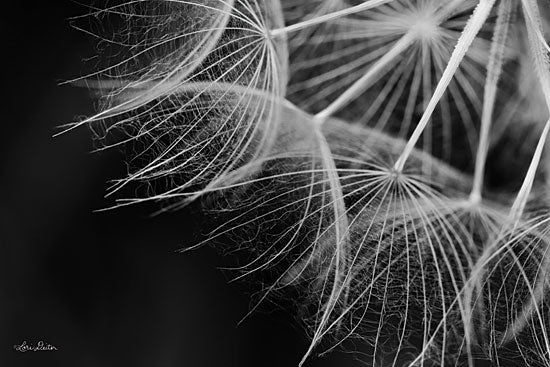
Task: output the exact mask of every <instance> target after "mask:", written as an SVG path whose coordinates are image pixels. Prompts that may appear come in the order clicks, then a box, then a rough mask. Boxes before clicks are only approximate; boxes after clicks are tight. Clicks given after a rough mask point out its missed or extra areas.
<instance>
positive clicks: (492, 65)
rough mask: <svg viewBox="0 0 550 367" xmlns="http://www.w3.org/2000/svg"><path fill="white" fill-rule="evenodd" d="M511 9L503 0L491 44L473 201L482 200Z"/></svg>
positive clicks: (472, 193)
mask: <svg viewBox="0 0 550 367" xmlns="http://www.w3.org/2000/svg"><path fill="white" fill-rule="evenodd" d="M511 10H512V2H511V1H510V0H503V1H502V2H501V3H500V5H499V8H498V16H497V23H496V26H495V31H494V34H493V42H492V44H491V53H490V56H489V64H488V67H487V79H486V81H485V91H484V95H483V111H482V115H481V132H480V137H479V143H478V146H477V154H476V166H475V173H474V182H473V187H472V192H471V193H470V202H471V203H479V202H480V201H481V196H482V190H483V178H484V174H485V164H486V162H487V153H488V151H489V131H490V129H491V123H492V120H493V110H494V107H495V100H496V94H497V84H498V81H499V79H500V75H501V73H502V64H503V59H504V49H505V47H506V38H507V37H508V29H509V25H510V18H511V16H512V11H511Z"/></svg>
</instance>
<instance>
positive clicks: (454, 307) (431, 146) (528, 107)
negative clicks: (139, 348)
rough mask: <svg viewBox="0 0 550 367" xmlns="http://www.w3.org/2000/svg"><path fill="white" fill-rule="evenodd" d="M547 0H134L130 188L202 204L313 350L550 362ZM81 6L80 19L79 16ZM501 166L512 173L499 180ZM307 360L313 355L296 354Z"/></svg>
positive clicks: (125, 8) (403, 361)
mask: <svg viewBox="0 0 550 367" xmlns="http://www.w3.org/2000/svg"><path fill="white" fill-rule="evenodd" d="M549 9H550V3H548V1H547V0H364V1H360V0H311V1H303V0H188V1H183V0H134V1H127V2H123V3H119V4H116V5H113V4H102V5H100V6H97V7H95V8H93V9H92V10H91V12H90V13H89V14H87V15H86V16H83V17H80V18H77V19H75V22H82V21H86V22H87V25H86V26H85V27H80V26H78V27H80V28H81V29H85V30H86V32H87V33H89V34H90V35H91V36H93V37H94V38H97V40H98V46H99V48H98V49H99V51H100V52H99V56H98V58H97V59H96V60H97V65H95V71H94V72H93V73H91V74H89V75H86V76H84V77H82V78H79V79H77V80H74V81H73V82H74V83H76V84H79V85H86V86H88V87H89V88H90V89H91V90H92V91H93V92H94V94H95V95H96V96H97V98H98V111H97V114H95V115H94V116H90V117H88V118H86V119H83V120H81V121H78V122H77V123H74V124H70V125H68V126H66V129H72V128H75V127H78V126H82V125H88V126H91V127H92V130H93V132H94V134H95V135H96V137H97V138H98V141H100V142H101V143H102V145H101V146H100V148H99V149H100V150H101V149H108V148H112V147H120V148H122V149H123V150H124V151H125V152H126V156H127V158H128V161H129V166H130V167H131V171H130V172H129V174H128V176H127V177H125V178H123V179H120V180H118V181H115V183H114V184H113V186H112V187H111V188H110V192H109V194H115V193H119V194H120V193H122V192H125V190H122V189H123V188H124V187H126V186H130V187H134V189H135V190H134V191H135V194H136V195H135V196H133V197H129V198H128V197H126V198H123V199H118V201H117V204H116V205H117V206H119V205H129V204H134V203H140V202H144V201H158V202H161V203H162V210H163V211H167V210H176V209H180V208H183V207H184V206H186V205H188V204H189V203H191V202H193V201H198V202H199V203H200V204H201V205H202V208H203V209H204V211H205V213H207V215H208V216H210V218H211V223H217V225H214V226H213V227H214V228H212V230H211V231H210V233H209V236H208V240H206V241H203V242H201V243H198V244H197V245H196V246H195V247H198V246H200V245H203V244H204V243H215V244H218V245H220V246H221V247H223V248H225V249H226V250H229V251H235V252H239V253H241V254H242V262H241V263H240V264H239V266H238V268H237V269H235V271H237V272H239V277H254V278H257V279H260V281H261V283H262V284H263V285H264V286H263V289H262V292H261V295H260V297H259V299H258V302H261V301H262V300H264V299H266V298H268V297H271V298H276V297H284V295H285V293H292V294H293V297H294V299H296V300H297V302H296V315H297V317H298V318H300V319H301V322H302V323H303V324H304V325H305V326H306V327H307V330H308V331H309V335H310V338H311V343H310V347H309V349H307V350H304V357H303V360H302V361H301V363H304V362H305V361H306V360H307V359H308V358H309V357H310V356H311V355H312V354H322V353H326V352H329V351H332V350H334V349H336V348H346V346H347V345H350V343H351V344H353V345H355V346H356V348H358V349H360V350H361V354H362V356H363V358H365V362H366V363H367V364H368V365H373V366H444V365H456V366H462V365H464V366H475V365H477V364H478V363H491V364H494V365H526V366H527V365H528V366H550V335H549V333H550V299H549V296H550V288H549V280H550V279H549V276H550V253H549V252H548V250H549V245H550V216H549V209H550V201H549V195H548V193H549V191H548V178H549V176H548V174H549V173H550V160H549V159H550V158H549V157H548V154H547V149H545V148H546V145H547V141H546V139H547V135H548V130H549V129H550V120H549V117H550V116H549V113H548V111H549V110H550V108H549V107H550V64H549V57H548V53H549V52H550V46H549V45H548V43H547V41H546V40H547V39H548V36H550V13H549V11H548V10H549ZM75 24H78V23H75ZM503 177H504V178H505V179H503ZM298 362H299V361H297V363H298Z"/></svg>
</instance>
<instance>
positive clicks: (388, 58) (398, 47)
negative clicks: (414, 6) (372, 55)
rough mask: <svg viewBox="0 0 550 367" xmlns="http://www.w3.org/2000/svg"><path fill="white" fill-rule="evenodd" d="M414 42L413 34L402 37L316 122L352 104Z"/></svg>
mask: <svg viewBox="0 0 550 367" xmlns="http://www.w3.org/2000/svg"><path fill="white" fill-rule="evenodd" d="M413 42H414V34H413V32H407V33H406V34H405V35H404V36H403V37H401V38H400V39H399V40H398V41H397V42H396V43H395V45H394V46H393V47H392V48H391V50H390V51H389V52H388V53H386V54H385V55H384V56H383V57H381V58H380V59H379V60H378V61H377V62H376V63H374V65H373V66H372V67H371V68H369V70H367V72H366V73H365V74H364V75H363V76H362V77H361V78H359V79H358V80H357V81H356V82H355V83H353V84H352V85H351V87H349V88H348V89H347V90H346V91H345V92H344V93H342V94H341V95H340V96H339V97H338V98H337V99H336V100H335V101H334V102H332V103H331V104H330V105H329V106H328V107H326V108H325V109H324V110H322V111H321V112H319V113H317V114H316V115H315V120H316V121H317V122H318V123H320V124H322V123H324V122H325V121H326V120H327V118H328V117H330V116H332V115H333V114H335V113H336V112H338V111H339V110H341V109H342V108H343V107H345V106H347V105H348V104H349V103H350V102H352V101H353V100H354V99H355V98H356V97H357V96H358V95H359V94H361V93H362V92H364V91H365V89H367V88H368V86H369V82H370V81H371V79H372V78H373V77H374V76H376V75H378V74H379V73H380V71H381V70H382V69H384V68H385V67H386V66H388V65H389V64H390V63H391V62H392V61H393V60H394V59H395V58H396V57H398V56H399V55H400V54H401V53H402V52H403V51H405V50H406V49H407V48H408V47H409V46H410V45H411V44H412V43H413Z"/></svg>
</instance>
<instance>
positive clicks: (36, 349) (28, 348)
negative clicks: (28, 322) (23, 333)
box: [13, 340, 57, 353]
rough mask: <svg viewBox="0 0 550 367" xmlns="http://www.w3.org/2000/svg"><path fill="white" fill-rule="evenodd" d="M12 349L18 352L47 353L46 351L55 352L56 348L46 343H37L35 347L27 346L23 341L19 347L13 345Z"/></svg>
mask: <svg viewBox="0 0 550 367" xmlns="http://www.w3.org/2000/svg"><path fill="white" fill-rule="evenodd" d="M13 349H15V350H16V351H18V352H22V353H24V352H29V351H30V352H39V351H48V350H57V347H56V346H54V345H51V344H48V343H45V342H43V341H42V340H41V341H39V342H38V343H37V344H36V345H31V344H27V341H26V340H23V343H21V344H19V345H17V344H16V345H14V346H13Z"/></svg>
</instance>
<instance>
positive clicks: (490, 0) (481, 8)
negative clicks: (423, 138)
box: [394, 0, 496, 172]
mask: <svg viewBox="0 0 550 367" xmlns="http://www.w3.org/2000/svg"><path fill="white" fill-rule="evenodd" d="M495 1H496V0H480V2H479V3H478V5H477V6H476V8H475V10H474V13H473V14H472V16H471V17H470V19H469V20H468V23H467V24H466V27H464V31H463V32H462V35H461V36H460V38H459V39H458V42H457V44H456V46H455V49H454V51H453V54H452V55H451V58H450V60H449V62H448V64H447V67H446V68H445V71H444V72H443V75H442V76H441V79H440V80H439V82H438V84H437V87H436V89H435V92H434V94H433V96H432V98H431V99H430V102H429V103H428V106H427V107H426V110H425V111H424V114H423V115H422V118H421V119H420V122H419V123H418V125H417V126H416V129H415V130H414V132H413V134H412V135H411V137H410V139H409V141H408V142H407V145H406V146H405V149H404V150H403V153H402V154H401V156H400V157H399V159H398V160H397V162H395V165H394V169H395V170H396V171H397V172H402V171H403V167H404V166H405V163H406V161H407V159H408V158H409V156H410V154H411V152H412V150H413V149H414V146H415V145H416V143H417V142H418V139H419V138H420V135H422V132H423V131H424V129H425V128H426V125H427V124H428V122H429V120H430V118H431V116H432V114H433V112H434V110H435V107H436V106H437V104H438V102H439V100H440V99H441V97H443V93H445V91H446V90H447V87H448V86H449V84H450V83H451V79H452V78H453V76H454V74H455V73H456V71H457V69H458V67H459V66H460V63H461V61H462V59H464V56H465V55H466V52H468V49H469V48H470V45H471V44H472V42H473V41H474V38H475V37H476V36H477V34H478V33H479V31H480V29H481V27H482V26H483V24H485V21H486V20H487V18H488V17H489V14H490V13H491V9H492V8H493V5H494V4H495Z"/></svg>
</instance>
